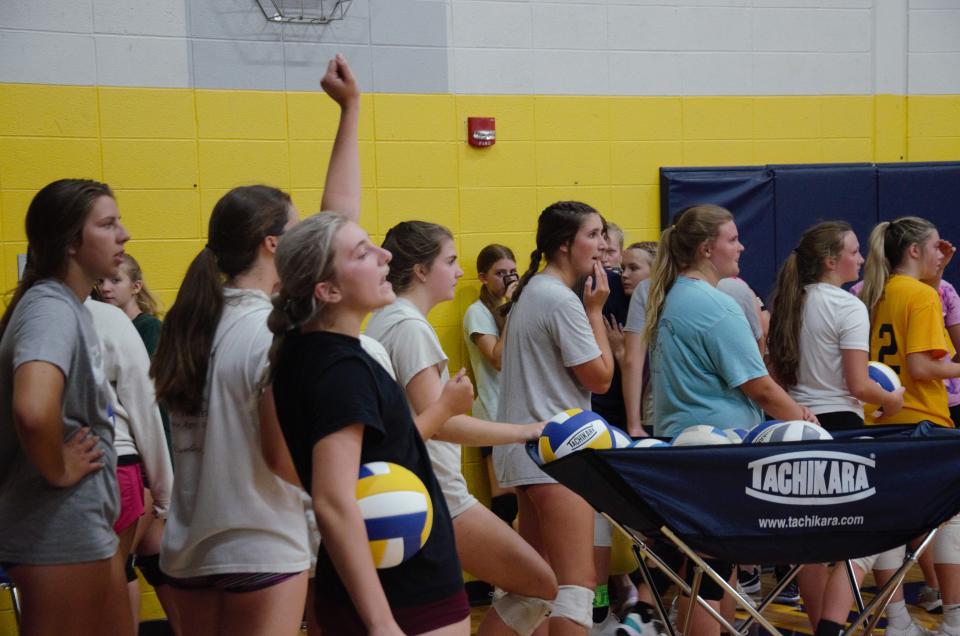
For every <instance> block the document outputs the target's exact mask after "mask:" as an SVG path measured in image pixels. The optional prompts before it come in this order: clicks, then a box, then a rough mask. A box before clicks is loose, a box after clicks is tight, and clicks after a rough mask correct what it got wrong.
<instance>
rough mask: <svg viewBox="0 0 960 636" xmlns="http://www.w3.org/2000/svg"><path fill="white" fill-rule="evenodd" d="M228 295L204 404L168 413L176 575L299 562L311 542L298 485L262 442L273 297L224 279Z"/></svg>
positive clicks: (169, 547)
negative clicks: (192, 411)
mask: <svg viewBox="0 0 960 636" xmlns="http://www.w3.org/2000/svg"><path fill="white" fill-rule="evenodd" d="M224 299H225V302H226V304H225V306H224V308H223V315H222V316H221V318H220V324H219V325H217V330H216V334H215V335H214V340H213V350H212V351H211V353H210V367H209V370H208V375H207V388H206V396H207V398H206V409H205V412H204V413H203V414H201V415H196V416H189V415H183V414H181V413H176V412H172V413H171V414H170V416H171V417H170V419H171V434H172V438H173V451H174V454H175V456H176V460H175V464H176V467H177V478H176V480H175V482H174V492H173V500H172V502H171V505H170V514H169V516H168V518H167V526H166V528H165V529H164V531H163V543H162V545H161V549H160V567H161V568H162V569H163V571H164V573H166V574H168V575H170V576H173V577H176V578H187V577H194V576H206V575H210V574H233V573H241V572H275V573H286V572H302V571H304V570H307V569H308V568H309V567H310V542H309V538H308V533H307V521H306V516H305V514H304V505H303V503H302V500H301V495H300V491H299V489H297V488H296V487H295V486H293V485H292V484H289V483H287V482H285V481H283V480H282V479H280V478H279V477H277V476H276V475H275V474H273V472H271V470H270V468H269V467H268V466H267V463H266V460H264V458H263V454H262V452H261V450H260V421H259V415H258V412H257V397H258V384H259V382H260V379H261V377H262V375H263V373H264V371H265V369H266V367H267V364H268V360H267V354H268V352H269V349H270V344H271V342H272V340H273V335H272V334H271V333H270V330H269V329H267V316H268V315H269V314H270V310H271V304H270V299H269V298H268V297H267V295H266V294H264V293H263V292H261V291H258V290H249V289H243V290H241V289H225V290H224Z"/></svg>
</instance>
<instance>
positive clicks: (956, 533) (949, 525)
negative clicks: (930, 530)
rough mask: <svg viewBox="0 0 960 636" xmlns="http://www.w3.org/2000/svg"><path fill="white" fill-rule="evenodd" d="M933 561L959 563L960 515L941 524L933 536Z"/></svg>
mask: <svg viewBox="0 0 960 636" xmlns="http://www.w3.org/2000/svg"><path fill="white" fill-rule="evenodd" d="M933 562H934V563H944V564H950V565H958V564H960V515H958V516H955V517H952V518H951V519H950V520H949V521H947V522H946V523H944V524H942V525H941V526H940V529H939V530H938V531H937V536H935V537H934V538H933Z"/></svg>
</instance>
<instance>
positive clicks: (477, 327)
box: [463, 243, 520, 523]
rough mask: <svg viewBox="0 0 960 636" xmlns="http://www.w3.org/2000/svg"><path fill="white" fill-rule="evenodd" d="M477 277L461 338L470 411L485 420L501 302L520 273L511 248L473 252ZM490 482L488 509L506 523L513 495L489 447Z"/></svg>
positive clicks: (495, 386) (493, 401)
mask: <svg viewBox="0 0 960 636" xmlns="http://www.w3.org/2000/svg"><path fill="white" fill-rule="evenodd" d="M477 278H479V279H480V285H481V286H480V297H479V298H478V299H477V300H476V301H474V302H473V304H471V305H470V306H469V307H467V312H466V313H465V314H464V316H463V340H464V342H465V343H466V345H467V354H468V355H469V356H470V366H471V368H473V377H474V379H475V380H476V385H477V399H476V400H474V402H473V415H474V417H479V418H481V419H485V420H492V419H494V418H496V417H497V403H498V402H499V401H500V359H501V356H502V355H503V341H504V336H505V335H506V331H505V326H506V325H505V323H506V319H505V317H504V315H503V311H502V309H503V303H505V302H507V301H508V300H510V295H511V294H512V293H513V290H514V289H516V286H517V282H518V281H519V280H520V277H519V276H518V275H517V262H516V259H515V258H514V256H513V252H512V251H511V250H510V248H509V247H507V246H505V245H498V244H497V243H492V244H490V245H487V246H486V247H484V248H483V249H482V250H480V253H479V254H477ZM480 451H481V454H482V455H483V461H484V466H485V467H486V469H487V478H488V480H489V482H490V509H491V510H492V511H493V513H494V514H495V515H497V516H498V517H500V518H501V519H503V520H504V521H505V522H507V523H513V520H514V519H515V518H516V516H517V496H516V494H514V492H513V491H512V490H511V489H506V488H501V487H500V484H498V483H497V480H496V477H495V476H494V474H493V455H492V453H493V449H492V448H491V447H490V446H484V447H483V448H481V449H480Z"/></svg>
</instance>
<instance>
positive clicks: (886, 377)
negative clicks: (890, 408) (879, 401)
mask: <svg viewBox="0 0 960 636" xmlns="http://www.w3.org/2000/svg"><path fill="white" fill-rule="evenodd" d="M867 373H868V374H869V376H870V379H871V380H873V381H874V382H876V383H877V384H879V385H880V388H882V389H883V390H884V391H896V390H897V389H899V388H900V386H901V384H900V377H899V376H898V375H897V374H896V372H895V371H894V370H893V369H891V368H890V367H888V366H887V365H885V364H884V363H882V362H870V363H869V364H867Z"/></svg>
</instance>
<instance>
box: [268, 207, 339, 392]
mask: <svg viewBox="0 0 960 636" xmlns="http://www.w3.org/2000/svg"><path fill="white" fill-rule="evenodd" d="M346 223H347V218H346V217H344V216H342V215H340V214H337V213H334V212H321V213H320V214H315V215H313V216H311V217H309V218H307V219H305V220H303V221H302V222H300V223H298V224H297V225H295V226H294V227H292V228H291V229H290V230H288V231H287V232H286V233H285V234H284V235H283V237H282V238H281V239H280V243H279V245H278V246H277V251H276V254H275V255H274V263H275V264H276V267H277V275H278V276H279V277H280V289H279V291H278V292H277V293H276V294H275V295H274V297H273V309H272V310H271V311H270V316H269V317H268V318H267V327H268V328H269V329H270V331H272V332H273V344H272V345H271V346H270V368H271V370H272V369H275V368H276V365H277V361H278V360H277V359H278V356H279V354H280V349H281V347H282V346H283V341H284V339H285V338H286V337H287V334H289V333H290V332H292V331H296V330H298V329H300V328H301V327H303V326H305V325H308V324H310V323H312V322H314V321H316V320H317V319H318V318H320V315H321V314H322V313H323V310H324V307H325V305H324V304H323V303H322V302H321V301H319V300H317V297H316V295H315V294H314V287H315V286H316V284H317V283H322V282H324V281H328V280H331V279H332V278H334V277H335V276H336V270H335V267H334V257H335V256H336V250H335V249H334V246H333V241H334V239H335V238H336V236H337V232H339V231H340V228H342V227H343V226H344V225H345V224H346ZM271 374H272V371H271Z"/></svg>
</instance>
